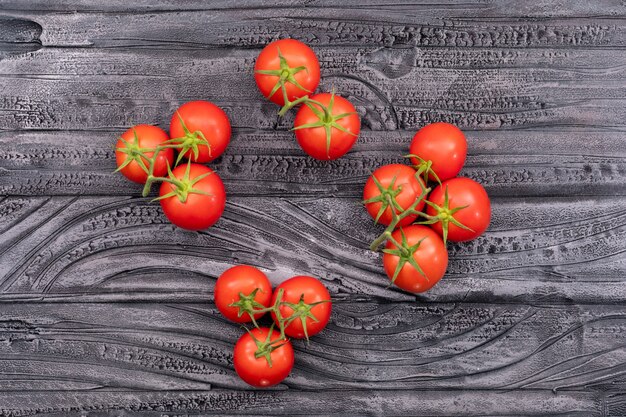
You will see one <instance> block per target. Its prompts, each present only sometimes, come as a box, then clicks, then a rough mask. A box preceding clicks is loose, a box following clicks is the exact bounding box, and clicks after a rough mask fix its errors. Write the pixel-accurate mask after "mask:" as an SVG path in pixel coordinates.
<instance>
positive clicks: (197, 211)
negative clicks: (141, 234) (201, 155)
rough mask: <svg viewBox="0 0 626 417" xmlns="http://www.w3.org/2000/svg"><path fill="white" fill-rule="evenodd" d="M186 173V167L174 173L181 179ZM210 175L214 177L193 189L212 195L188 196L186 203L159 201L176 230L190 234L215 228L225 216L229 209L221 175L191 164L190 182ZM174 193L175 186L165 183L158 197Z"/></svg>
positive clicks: (174, 200) (176, 200)
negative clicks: (226, 210) (190, 231)
mask: <svg viewBox="0 0 626 417" xmlns="http://www.w3.org/2000/svg"><path fill="white" fill-rule="evenodd" d="M186 169H187V164H183V165H179V166H177V167H176V168H175V169H174V170H173V171H172V173H173V174H174V176H175V177H176V178H178V179H181V178H183V177H184V175H185V170H186ZM208 172H210V173H211V175H209V176H207V177H205V178H203V179H201V180H200V181H198V182H197V183H195V184H194V185H193V187H194V188H197V189H199V190H202V191H204V192H206V193H208V194H210V195H203V194H196V193H189V195H188V196H187V201H185V202H184V203H181V202H180V200H179V199H178V197H176V196H173V197H169V198H165V199H163V200H159V201H160V203H161V207H162V208H163V212H164V213H165V215H166V216H167V218H168V219H169V221H171V222H172V223H173V224H175V225H176V226H178V227H181V228H183V229H187V230H203V229H207V228H209V227H211V226H213V224H215V222H217V220H218V219H219V218H220V217H221V216H222V213H223V212H224V207H225V206H226V191H225V189H224V183H223V182H222V180H221V178H220V177H219V175H217V173H215V172H213V170H211V169H210V168H208V167H206V166H204V165H200V164H191V169H190V172H189V178H190V179H192V180H193V179H194V178H195V177H198V176H200V175H202V174H205V173H208ZM173 189H174V186H173V185H171V184H170V183H167V182H164V183H162V184H161V188H160V189H159V195H160V196H163V195H165V194H167V193H169V192H170V191H172V190H173Z"/></svg>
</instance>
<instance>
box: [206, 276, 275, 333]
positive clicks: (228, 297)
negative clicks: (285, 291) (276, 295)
mask: <svg viewBox="0 0 626 417" xmlns="http://www.w3.org/2000/svg"><path fill="white" fill-rule="evenodd" d="M257 288H258V291H257V292H256V294H255V296H254V300H255V301H256V302H258V303H259V304H261V305H263V306H265V307H269V305H270V300H271V299H272V285H271V284H270V281H269V279H268V278H267V276H266V275H265V274H264V273H263V272H261V271H260V270H259V269H258V268H255V267H253V266H249V265H237V266H233V267H232V268H229V269H227V270H226V271H224V272H223V273H222V275H220V277H219V278H218V279H217V282H216V283H215V290H214V296H215V305H216V306H217V309H218V310H219V311H220V312H221V313H222V314H223V315H224V317H226V318H227V319H228V320H230V321H234V322H235V323H247V322H250V321H252V318H251V317H250V315H249V314H247V313H244V314H243V315H242V316H241V317H239V316H238V314H239V308H238V307H229V305H230V304H232V303H235V302H238V301H239V293H242V294H243V295H250V294H251V293H252V292H253V291H254V290H255V289H257ZM259 308H260V307H259ZM263 314H264V313H261V314H255V315H254V318H255V319H259V318H261V317H262V316H263Z"/></svg>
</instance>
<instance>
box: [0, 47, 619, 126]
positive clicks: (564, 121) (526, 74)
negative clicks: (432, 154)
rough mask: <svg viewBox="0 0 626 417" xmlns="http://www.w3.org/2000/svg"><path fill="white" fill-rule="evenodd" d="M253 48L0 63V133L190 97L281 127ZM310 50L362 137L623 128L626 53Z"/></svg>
mask: <svg viewBox="0 0 626 417" xmlns="http://www.w3.org/2000/svg"><path fill="white" fill-rule="evenodd" d="M257 52H258V51H256V50H234V51H233V50H229V51H224V50H217V51H213V50H208V51H205V50H200V51H192V52H191V53H190V52H189V51H170V50H165V51H154V50H151V49H150V50H147V51H145V50H141V49H139V50H134V49H130V50H128V49H123V50H121V51H111V50H109V49H105V50H97V51H92V50H89V49H87V50H80V49H78V50H77V49H72V50H70V51H68V50H67V49H60V50H57V49H54V50H47V49H43V50H40V51H37V52H36V53H33V54H27V55H19V56H17V57H13V58H12V59H5V60H3V61H0V74H3V76H2V77H1V78H0V87H1V90H0V91H2V95H1V96H0V110H1V111H0V129H2V130H7V129H35V130H41V129H45V130H59V129H69V130H77V129H87V130H90V129H107V128H108V129H110V128H112V127H113V128H120V127H122V126H129V125H131V124H137V123H152V124H155V123H156V124H167V123H168V122H169V119H170V117H171V114H172V113H173V111H174V110H175V108H176V107H177V106H178V105H179V104H180V103H181V102H184V101H187V100H192V99H198V98H205V99H209V100H212V101H214V102H216V103H217V104H219V105H221V106H223V107H224V108H225V109H226V111H227V113H228V114H229V116H230V118H231V120H232V121H233V123H234V125H235V126H237V127H240V128H247V129H255V130H256V129H259V128H261V129H274V128H279V129H282V130H284V129H288V128H290V127H292V123H293V114H290V115H289V117H286V118H285V119H284V120H279V119H278V117H277V116H276V106H274V105H273V104H271V103H269V102H267V100H265V99H264V98H263V97H262V96H261V95H260V93H259V92H258V89H257V88H256V85H255V83H254V80H253V77H252V73H253V65H254V59H255V57H256V54H257ZM318 52H320V59H321V60H322V66H323V67H324V68H323V70H324V72H323V73H324V79H323V81H322V84H321V86H320V89H319V91H330V90H331V89H332V88H335V90H336V91H337V92H338V93H339V94H342V95H344V96H346V97H348V98H349V99H351V100H352V101H353V102H354V103H355V104H356V105H357V108H358V110H359V112H360V114H361V116H362V117H363V126H364V128H365V129H371V130H396V129H405V130H413V129H417V128H419V127H421V126H422V125H424V124H425V123H430V122H433V121H448V122H452V123H455V124H457V125H458V126H460V127H461V128H463V129H466V130H478V129H479V130H484V129H491V130H493V129H500V130H502V129H505V130H512V129H521V128H537V127H544V126H545V127H550V128H552V129H557V128H560V127H562V126H586V127H600V128H602V129H607V128H608V129H613V130H622V131H623V130H624V124H623V123H622V121H623V120H626V111H625V110H624V108H625V106H624V105H623V104H624V101H625V100H624V97H625V96H626V85H625V83H624V80H625V78H626V77H625V74H624V72H625V71H626V67H624V66H623V65H619V60H618V61H616V60H615V55H616V54H617V55H618V56H626V52H622V51H617V52H611V53H610V54H608V53H599V52H598V51H589V50H582V51H580V52H568V53H563V52H559V51H558V50H555V49H553V50H550V51H549V52H546V51H541V50H538V49H534V50H532V52H528V51H526V50H521V51H520V52H517V51H512V50H507V51H501V50H500V51H498V50H496V49H493V48H489V49H487V50H486V51H481V50H480V49H478V48H458V49H449V50H446V49H444V50H441V49H434V50H430V49H426V50H425V51H423V50H422V49H420V48H407V49H403V50H401V52H397V50H396V49H390V48H382V49H381V48H371V47H370V48H367V47H360V48H348V49H346V48H344V49H339V50H338V49H337V48H329V47H325V48H324V47H323V48H320V49H319V51H318ZM181 62H183V63H184V65H181V64H180V63H181ZM451 62H459V64H450V63H451ZM503 62H505V64H502V65H501V63H503ZM579 62H583V64H578V63H579ZM97 68H99V69H97ZM94 69H96V70H94ZM442 69H446V70H445V71H442ZM529 69H532V70H531V71H529ZM156 83H158V85H159V88H155V85H156Z"/></svg>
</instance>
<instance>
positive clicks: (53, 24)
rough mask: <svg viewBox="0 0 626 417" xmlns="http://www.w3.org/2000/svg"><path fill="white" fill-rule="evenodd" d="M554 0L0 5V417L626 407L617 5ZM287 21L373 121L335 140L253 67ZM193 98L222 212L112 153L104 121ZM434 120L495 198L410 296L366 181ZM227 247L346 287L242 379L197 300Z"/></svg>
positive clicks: (204, 296)
mask: <svg viewBox="0 0 626 417" xmlns="http://www.w3.org/2000/svg"><path fill="white" fill-rule="evenodd" d="M562 3H563V2H560V3H558V4H556V3H555V2H552V1H545V0H533V1H526V2H510V1H495V0H488V1H460V0H451V1H448V2H439V3H437V2H432V1H431V2H425V1H411V2H378V1H374V0H360V1H354V0H346V1H343V2H341V4H340V5H338V4H337V2H334V1H327V0H318V1H306V0H290V1H281V2H275V1H267V0H253V1H250V2H246V3H240V2H233V1H232V0H218V1H214V2H205V1H198V0H191V1H186V2H174V1H166V0H156V1H148V0H138V1H135V2H133V3H132V5H129V2H127V1H120V0H112V1H106V2H89V1H84V0H60V1H55V2H50V1H42V0H33V1H28V2H22V1H15V0H0V237H1V239H0V416H23V415H32V414H37V415H42V416H55V417H57V416H61V415H70V416H84V415H91V416H101V415H105V414H111V415H143V416H163V415H220V416H229V415H282V416H291V415H296V414H305V415H311V416H316V415H319V416H328V415H342V416H347V415H355V416H364V415H395V416H414V415H424V416H427V415H428V416H468V415H481V416H486V415H489V416H526V415H535V416H540V415H541V416H544V415H545V416H555V415H556V416H581V417H582V416H624V415H626V378H625V376H624V375H625V368H624V360H625V358H626V351H625V350H624V346H625V344H624V341H625V340H626V336H625V334H626V333H625V328H626V324H625V320H626V311H625V308H626V307H625V305H626V290H625V288H626V285H625V284H626V282H625V281H626V255H625V254H626V243H625V242H626V220H625V217H624V216H625V213H626V199H625V196H626V137H625V133H624V132H625V131H626V126H625V124H624V120H626V117H625V116H626V113H625V110H624V109H625V108H626V107H625V104H626V82H625V81H626V74H625V69H626V49H625V46H626V6H625V5H624V3H623V1H620V0H599V1H594V2H589V1H571V2H565V3H568V4H565V3H563V4H562ZM287 36H291V37H295V38H298V39H301V40H304V41H306V42H307V43H309V44H310V45H312V46H313V48H314V49H315V51H316V52H317V53H318V55H319V57H320V62H321V66H322V69H323V80H322V83H321V87H320V88H321V89H323V90H329V89H331V88H335V89H336V91H337V92H338V93H339V94H342V95H344V96H346V97H348V98H350V99H351V100H353V101H354V102H355V103H356V105H357V108H358V111H359V113H360V114H361V116H362V121H363V133H362V136H361V138H360V139H359V142H358V143H357V145H356V147H355V148H354V150H353V151H352V152H351V153H349V154H348V155H347V156H346V157H345V158H342V159H341V160H339V161H336V162H331V163H321V162H316V161H313V160H311V159H310V158H308V157H306V156H305V155H303V154H302V152H301V151H300V150H299V148H298V146H297V144H296V143H295V141H294V139H293V136H292V134H291V133H290V132H289V128H290V127H291V123H292V120H293V114H290V115H288V116H286V117H285V118H284V119H279V118H278V117H276V107H275V106H274V105H272V104H270V103H268V102H267V101H265V100H264V99H263V98H262V97H261V96H260V94H259V93H258V91H257V90H256V87H255V85H254V81H253V78H252V76H251V74H252V73H251V71H252V68H253V65H254V59H255V57H256V55H257V54H258V52H259V50H260V49H261V48H262V47H263V45H265V44H266V43H268V42H269V41H271V40H274V39H278V38H281V37H287ZM197 98H203V99H209V100H212V101H214V102H216V103H218V104H219V105H221V106H223V107H224V108H225V109H226V111H227V113H228V114H229V116H230V118H231V120H232V122H233V126H234V136H233V141H232V144H231V146H230V147H229V148H228V150H227V152H226V154H225V155H224V156H223V157H222V158H220V159H219V160H218V161H216V162H215V163H214V164H212V166H213V167H214V168H215V169H216V170H217V171H218V172H219V173H220V175H221V176H222V177H223V178H224V180H225V183H226V186H227V191H228V195H229V200H228V205H227V209H226V212H225V214H224V217H223V218H222V219H221V220H220V221H219V222H218V224H217V225H216V226H215V227H213V228H211V229H210V230H208V231H206V232H201V233H191V232H185V231H182V230H179V229H176V228H174V227H172V226H171V225H170V224H169V223H168V222H167V221H166V219H165V218H164V216H163V214H162V213H161V212H160V209H159V207H158V205H155V204H149V203H148V199H142V198H140V197H138V195H139V191H140V190H139V187H138V186H136V185H133V184H130V183H128V182H126V181H124V180H123V178H122V177H121V176H119V175H115V174H113V173H112V170H113V169H114V158H113V157H114V154H113V143H114V140H115V137H116V135H119V133H120V132H121V131H123V130H124V129H126V128H128V127H129V126H131V125H132V124H135V123H152V124H158V125H160V126H162V127H164V128H167V127H168V125H169V120H168V119H169V117H170V115H171V114H172V112H173V110H174V109H175V108H176V107H177V106H178V105H179V104H180V103H182V102H184V101H187V100H190V99H197ZM439 120H445V121H450V122H453V123H456V124H458V125H459V126H460V127H461V128H463V129H464V130H465V131H466V132H467V137H468V141H469V147H470V156H469V158H468V162H467V166H466V167H465V169H464V170H463V175H466V176H469V177H472V178H474V179H476V180H478V181H480V182H482V183H483V184H485V186H486V188H487V190H488V192H489V193H490V195H491V196H492V197H493V221H492V225H491V227H490V229H489V231H488V232H487V233H486V234H485V235H484V236H483V237H481V238H480V239H478V240H476V241H475V242H471V243H466V244H459V245H452V246H451V248H450V251H451V252H450V255H451V258H450V267H449V271H448V274H447V276H446V277H445V278H444V279H443V280H442V282H441V283H440V284H439V285H438V286H436V287H435V288H434V289H433V290H432V291H430V292H428V293H426V294H423V295H420V296H412V295H409V294H406V293H403V292H401V291H398V290H396V289H394V288H388V287H387V283H388V281H387V279H386V277H385V275H384V273H383V270H382V267H381V262H380V255H378V254H374V253H371V252H370V251H368V249H367V246H368V242H369V241H370V240H371V239H372V238H373V237H374V236H375V235H376V233H377V232H379V231H380V229H379V228H377V227H375V226H374V225H372V224H371V221H370V219H369V217H368V216H367V215H366V213H365V212H364V210H363V209H362V207H361V206H360V204H359V198H360V193H361V189H362V186H363V184H364V182H365V180H366V178H367V176H368V175H369V173H371V171H373V170H374V169H376V167H378V166H379V165H381V164H384V163H389V162H399V161H401V155H402V154H403V153H404V152H406V150H407V147H408V144H409V142H410V139H411V137H412V135H413V134H414V132H415V130H416V129H418V128H419V127H420V126H422V125H424V124H425V123H429V122H432V121H439ZM237 263H249V264H252V265H256V266H258V267H260V268H262V269H263V270H264V271H265V272H267V273H268V275H269V276H270V278H271V280H272V282H273V283H275V284H277V283H279V282H281V281H282V280H284V279H286V278H288V277H289V276H292V275H295V274H312V275H316V276H318V277H320V278H321V279H322V280H324V282H325V284H326V285H327V286H328V287H329V289H330V290H331V292H332V295H333V298H334V299H335V300H336V302H335V308H334V312H333V315H332V319H331V324H330V325H329V328H328V329H327V330H326V331H324V332H323V333H322V334H320V335H319V336H316V337H315V338H314V339H313V340H312V341H311V343H310V345H306V344H304V343H301V342H299V341H298V342H296V343H295V347H296V350H297V358H296V365H295V369H294V371H293V374H292V375H291V376H290V377H289V378H288V379H287V380H286V381H285V382H284V383H283V384H281V385H280V386H278V387H276V388H275V389H271V390H263V391H259V390H252V389H250V387H248V386H246V385H245V384H243V383H242V382H241V381H240V380H239V379H238V378H237V377H236V375H235V373H234V371H233V367H232V344H233V342H234V341H235V340H236V339H237V337H238V336H239V335H240V334H241V329H240V328H239V327H238V326H235V325H233V324H230V323H227V322H225V321H224V320H223V319H222V318H221V317H220V316H219V315H218V314H217V312H216V310H215V307H214V305H213V303H212V293H213V287H214V283H215V279H216V277H217V276H219V274H220V273H221V272H222V271H223V270H225V269H226V268H228V267H229V266H231V265H234V264H237Z"/></svg>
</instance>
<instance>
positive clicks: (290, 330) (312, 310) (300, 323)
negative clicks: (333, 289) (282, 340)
mask: <svg viewBox="0 0 626 417" xmlns="http://www.w3.org/2000/svg"><path fill="white" fill-rule="evenodd" d="M280 290H283V296H282V299H281V300H282V302H283V303H288V304H289V305H285V304H281V306H280V307H279V311H280V314H281V316H282V317H283V318H285V319H289V318H290V317H292V316H294V315H295V317H294V320H293V321H291V323H289V325H288V326H287V327H286V328H285V334H286V335H287V336H290V337H294V338H296V339H302V338H305V337H306V338H308V337H310V336H313V335H316V334H318V333H319V332H321V331H322V330H323V329H324V327H326V325H327V324H328V320H330V312H331V309H332V305H331V302H330V294H329V293H328V290H327V289H326V287H325V286H324V284H322V283H321V282H320V281H319V280H318V279H317V278H313V277H309V276H306V275H299V276H295V277H293V278H289V279H288V280H287V281H284V282H283V283H282V284H280V285H279V286H278V287H276V289H275V290H274V295H273V296H272V305H274V304H275V303H276V300H277V298H278V294H279V292H280ZM296 317H297V318H296ZM272 318H273V319H274V322H275V323H276V324H277V325H278V318H277V317H276V314H275V313H273V312H272Z"/></svg>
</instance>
